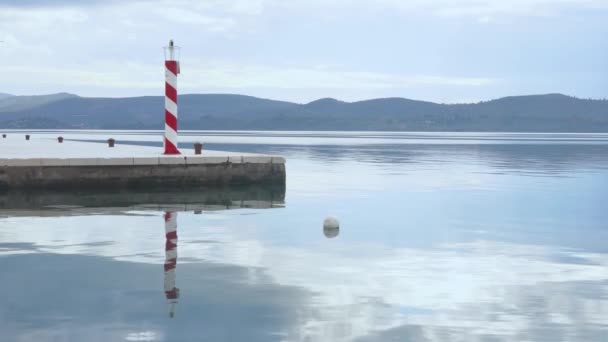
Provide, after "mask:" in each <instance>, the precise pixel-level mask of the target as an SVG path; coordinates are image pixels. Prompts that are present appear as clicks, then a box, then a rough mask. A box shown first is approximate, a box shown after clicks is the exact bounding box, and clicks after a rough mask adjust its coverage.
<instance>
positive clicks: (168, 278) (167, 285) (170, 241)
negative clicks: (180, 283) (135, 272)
mask: <svg viewBox="0 0 608 342" xmlns="http://www.w3.org/2000/svg"><path fill="white" fill-rule="evenodd" d="M176 266H177V213H175V212H165V267H164V268H165V280H164V290H165V297H166V298H167V304H168V305H169V317H171V318H173V316H175V309H176V305H177V300H178V298H179V289H178V288H177V287H176V286H175V267H176Z"/></svg>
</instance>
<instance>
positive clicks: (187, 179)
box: [0, 134, 286, 190]
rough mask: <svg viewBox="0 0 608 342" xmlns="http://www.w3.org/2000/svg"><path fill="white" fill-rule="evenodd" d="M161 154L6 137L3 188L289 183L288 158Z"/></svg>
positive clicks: (0, 153) (0, 174) (0, 160)
mask: <svg viewBox="0 0 608 342" xmlns="http://www.w3.org/2000/svg"><path fill="white" fill-rule="evenodd" d="M182 152H183V154H182V155H161V154H160V150H159V148H157V147H148V146H132V145H121V144H120V141H116V145H115V147H108V145H107V144H98V143H88V142H75V141H70V140H69V138H66V139H65V140H64V141H63V143H58V142H57V140H56V137H55V138H51V137H48V136H47V137H44V138H37V137H35V136H33V137H32V138H31V139H30V140H27V141H26V140H25V139H23V135H22V134H21V135H19V136H18V135H17V134H10V135H9V136H8V137H7V138H6V139H3V140H2V142H0V189H4V190H7V189H74V188H77V189H83V188H87V189H93V188H101V189H108V188H111V189H116V190H119V189H132V188H150V187H182V188H183V187H198V186H226V185H254V184H266V185H275V186H276V185H278V186H284V185H285V178H286V176H285V159H283V158H281V157H277V156H265V155H256V154H246V153H231V152H222V151H205V150H203V152H202V154H201V155H195V154H194V150H193V149H182Z"/></svg>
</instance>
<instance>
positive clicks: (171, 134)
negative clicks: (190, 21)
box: [163, 40, 180, 154]
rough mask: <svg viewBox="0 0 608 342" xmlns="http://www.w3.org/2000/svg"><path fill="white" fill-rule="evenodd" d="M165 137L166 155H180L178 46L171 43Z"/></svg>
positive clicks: (167, 53) (167, 59)
mask: <svg viewBox="0 0 608 342" xmlns="http://www.w3.org/2000/svg"><path fill="white" fill-rule="evenodd" d="M164 50H165V136H164V140H163V144H164V146H165V152H164V154H180V153H179V150H178V149H177V75H178V74H179V50H180V48H179V47H178V46H175V45H174V44H173V40H170V41H169V45H168V46H165V48H164Z"/></svg>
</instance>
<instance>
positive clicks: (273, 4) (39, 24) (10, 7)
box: [0, 0, 608, 103]
mask: <svg viewBox="0 0 608 342" xmlns="http://www.w3.org/2000/svg"><path fill="white" fill-rule="evenodd" d="M606 37H608V0H511V1H506V0H434V1H427V0H376V1H369V0H325V1H323V0H290V1H283V0H133V1H130V0H122V1H118V0H106V1H102V0H0V41H3V42H2V43H0V62H1V63H0V93H1V92H3V93H10V94H16V95H35V94H47V93H56V92H70V93H75V94H79V95H81V96H94V97H126V96H142V95H162V94H163V93H164V67H163V60H164V55H163V50H162V47H163V46H165V45H167V43H168V41H169V39H174V40H175V42H176V44H177V45H179V46H180V47H181V48H182V50H181V58H180V63H181V71H182V73H181V74H180V76H179V81H178V82H179V91H180V93H182V94H183V93H236V94H246V95H252V96H258V97H264V98H271V99H279V100H287V101H294V102H299V103H306V102H309V101H312V100H315V99H318V98H324V97H333V98H337V99H340V100H344V101H357V100H363V99H370V98H378V97H406V98H412V99H419V100H427V101H435V102H444V103H458V102H477V101H481V100H490V99H494V98H499V97H503V96H510V95H524V94H543V93H564V94H568V95H572V96H577V97H582V98H606V97H608V77H607V76H608V47H607V45H606Z"/></svg>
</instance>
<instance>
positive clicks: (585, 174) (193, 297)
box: [0, 131, 608, 342]
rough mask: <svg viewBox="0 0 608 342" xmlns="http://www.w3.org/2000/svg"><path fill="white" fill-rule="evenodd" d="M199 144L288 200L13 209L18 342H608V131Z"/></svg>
mask: <svg viewBox="0 0 608 342" xmlns="http://www.w3.org/2000/svg"><path fill="white" fill-rule="evenodd" d="M42 133H44V134H48V135H53V134H55V133H54V132H52V131H45V132H42ZM32 134H36V133H35V132H34V133H32ZM61 134H62V135H63V136H64V138H65V139H66V143H69V142H70V141H71V140H75V141H76V140H77V141H89V142H90V143H91V144H95V143H100V144H101V143H105V141H106V139H107V138H108V137H113V138H115V139H116V144H117V145H116V148H120V146H121V145H149V146H158V148H159V152H160V151H161V137H162V133H161V132H154V131H68V132H61ZM194 142H201V143H203V146H204V147H203V150H224V151H236V152H248V153H263V154H272V155H280V156H283V157H285V159H286V161H287V162H286V168H287V184H286V187H285V188H284V189H264V188H263V187H261V188H260V187H257V188H254V189H250V188H246V189H239V188H217V189H198V190H193V191H187V190H183V191H182V190H175V191H173V192H155V191H153V190H152V189H150V191H148V192H144V193H131V192H125V191H114V190H113V189H108V190H107V191H106V192H103V193H90V192H80V191H72V192H69V193H65V194H64V193H40V194H37V193H25V194H6V193H5V194H0V204H1V205H2V206H1V207H0V294H1V295H0V341H3V342H13V341H14V342H46V341H53V342H72V341H74V342H80V341H89V342H97V341H99V342H101V341H104V342H106V341H178V342H180V341H253V342H256V341H260V342H261V341H310V342H313V341H328V342H329V341H332V342H333V341H336V342H338V341H357V342H364V341H429V342H430V341H432V342H435V341H437V342H439V341H463V342H465V341H466V342H476V341H479V342H481V341H484V342H490V341H491V342H499V341H500V342H502V341H539V342H540V341H547V342H558V341H589V342H596V341H597V342H603V341H608V134H575V133H572V134H568V133H560V134H547V133H465V132H459V133H426V132H279V131H273V132H265V131H254V132H244V131H234V132H230V131H184V132H182V133H180V148H181V149H182V150H187V149H191V148H192V144H193V143H194ZM49 146H50V147H49V148H52V145H49ZM328 217H333V218H335V219H336V220H337V221H339V228H337V229H336V228H331V227H324V224H323V223H324V220H325V219H326V218H328Z"/></svg>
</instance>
